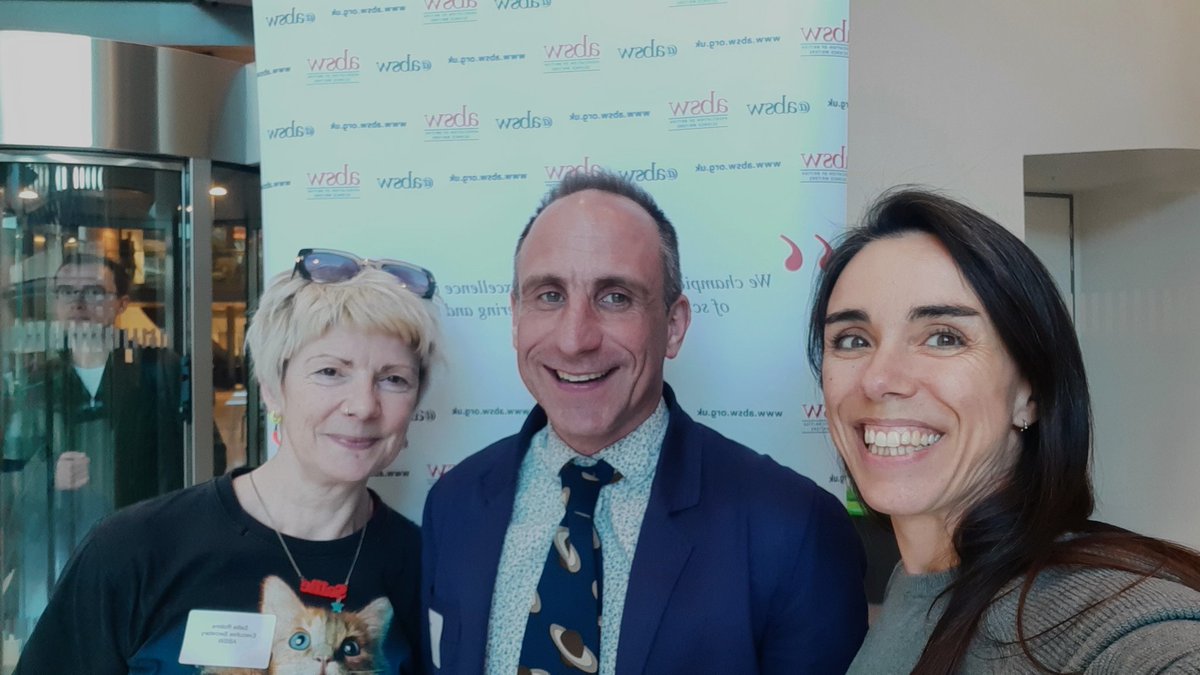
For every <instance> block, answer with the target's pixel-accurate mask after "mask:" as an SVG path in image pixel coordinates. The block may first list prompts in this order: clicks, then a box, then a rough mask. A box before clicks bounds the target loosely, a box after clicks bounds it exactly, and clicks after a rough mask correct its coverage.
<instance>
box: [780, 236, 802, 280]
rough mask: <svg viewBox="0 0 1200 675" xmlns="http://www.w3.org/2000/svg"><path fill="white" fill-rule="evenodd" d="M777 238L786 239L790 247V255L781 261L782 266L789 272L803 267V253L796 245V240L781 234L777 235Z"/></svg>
mask: <svg viewBox="0 0 1200 675" xmlns="http://www.w3.org/2000/svg"><path fill="white" fill-rule="evenodd" d="M779 238H780V239H782V240H784V241H786V242H787V245H788V246H791V247H792V253H791V255H789V256H788V257H787V260H784V261H783V268H784V269H786V270H787V271H789V272H795V271H797V270H799V269H800V268H801V267H804V254H803V253H801V252H800V247H799V246H797V245H796V242H794V241H792V240H791V239H788V238H787V237H786V236H784V235H782V234H781V235H779Z"/></svg>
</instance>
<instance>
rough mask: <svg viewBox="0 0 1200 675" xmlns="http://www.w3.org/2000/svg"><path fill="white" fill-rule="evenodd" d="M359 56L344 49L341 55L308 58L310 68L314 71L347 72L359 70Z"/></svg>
mask: <svg viewBox="0 0 1200 675" xmlns="http://www.w3.org/2000/svg"><path fill="white" fill-rule="evenodd" d="M358 67H359V63H358V57H357V56H354V55H353V54H351V53H350V50H349V49H343V50H342V53H341V55H340V56H326V57H323V58H315V59H308V69H309V70H310V71H312V72H330V73H345V72H350V71H355V70H358Z"/></svg>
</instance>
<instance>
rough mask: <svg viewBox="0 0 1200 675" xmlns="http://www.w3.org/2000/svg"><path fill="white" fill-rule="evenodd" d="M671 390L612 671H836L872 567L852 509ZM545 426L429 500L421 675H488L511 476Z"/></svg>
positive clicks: (532, 423)
mask: <svg viewBox="0 0 1200 675" xmlns="http://www.w3.org/2000/svg"><path fill="white" fill-rule="evenodd" d="M664 397H665V398H666V402H667V405H668V406H669V409H670V423H669V426H668V427H667V435H666V438H665V439H664V441H663V448H662V454H661V456H660V458H659V462H658V469H657V472H656V474H655V477H654V484H653V486H652V488H651V493H650V503H649V505H648V507H647V509H646V515H645V518H644V520H643V522H642V530H641V534H640V536H639V538H638V544H637V551H636V553H635V555H634V559H633V568H632V570H631V574H630V578H629V591H628V595H627V596H626V599H625V609H624V613H623V615H622V618H621V637H620V640H621V642H620V645H619V646H618V648H617V664H616V672H617V674H618V675H635V674H641V673H645V674H647V675H669V674H672V673H687V674H688V675H695V674H696V673H721V674H722V675H734V674H736V675H746V674H750V673H772V674H780V675H796V674H798V673H843V672H845V670H846V668H847V667H848V666H849V665H850V661H851V660H852V659H853V658H854V654H855V652H856V651H857V650H858V647H859V645H860V644H861V643H862V639H863V635H864V634H865V633H866V630H867V610H866V598H865V596H864V591H863V575H864V571H865V559H864V555H863V549H862V545H861V543H860V541H859V539H858V536H857V534H856V533H855V531H854V528H853V526H852V525H851V523H850V519H849V516H847V514H846V510H845V509H844V508H843V507H842V505H841V504H840V503H839V502H838V500H837V499H836V498H834V497H833V496H832V495H830V494H829V493H828V492H826V491H825V490H823V489H821V488H819V487H817V485H816V484H814V483H813V482H812V481H811V480H809V479H808V478H805V477H803V476H801V475H799V474H797V473H796V472H794V471H792V470H791V469H788V468H785V467H783V466H780V465H779V464H777V463H776V462H775V461H774V460H772V459H771V458H769V457H766V456H764V455H760V454H758V453H756V452H754V451H752V450H750V449H749V448H746V447H745V446H743V445H740V444H738V443H735V442H733V441H731V440H729V439H727V438H725V437H724V436H721V435H720V434H718V433H717V432H716V431H714V430H712V429H710V428H708V427H706V426H704V425H702V424H698V423H696V422H693V421H692V419H691V418H690V417H688V416H687V414H686V413H684V411H683V410H682V409H681V408H680V407H679V405H678V404H677V403H676V401H675V395H674V393H673V392H672V391H671V389H670V387H664ZM545 425H546V415H545V413H544V412H543V411H542V409H541V408H540V407H536V408H534V409H533V411H532V412H531V413H530V415H529V418H528V419H527V420H526V421H525V424H524V426H523V427H522V428H521V431H520V432H519V433H518V434H516V435H515V436H510V437H508V438H505V439H503V440H500V441H498V442H496V443H493V444H492V445H490V446H488V447H487V448H484V449H483V450H482V451H480V452H478V453H476V454H474V455H472V456H470V457H468V458H467V459H465V460H464V461H463V462H462V463H460V464H459V465H458V466H456V467H455V468H454V469H453V470H451V471H449V472H447V473H446V474H445V475H444V476H443V477H442V478H441V480H439V481H438V482H437V483H436V484H435V485H434V486H433V489H432V490H431V491H430V492H429V496H428V498H427V500H426V502H425V516H424V523H423V535H424V539H423V544H422V578H421V585H422V594H423V602H424V611H423V612H422V616H423V621H424V624H425V637H424V639H423V642H424V654H425V659H426V670H427V671H428V672H429V673H430V674H439V675H440V674H443V673H453V674H456V675H457V674H466V673H480V672H482V671H483V666H484V655H485V650H486V644H487V627H488V617H489V614H490V612H491V604H492V590H493V586H494V585H495V581H496V568H497V566H498V564H499V561H500V549H501V547H502V546H503V544H504V535H505V531H506V529H507V528H508V522H509V519H510V517H511V515H512V508H513V501H514V497H515V495H516V487H517V473H518V471H519V469H520V465H521V460H522V458H523V457H524V455H525V452H526V451H527V450H528V448H529V442H530V439H531V438H532V437H533V435H534V434H535V433H537V431H538V430H540V429H541V428H542V427H544V426H545ZM434 613H436V617H438V618H436V619H435V624H436V625H435V632H440V640H439V649H438V654H437V656H438V657H439V658H438V664H439V665H440V668H438V667H434V664H433V656H434V655H433V654H432V653H431V638H432V637H433V636H431V634H430V617H431V616H434Z"/></svg>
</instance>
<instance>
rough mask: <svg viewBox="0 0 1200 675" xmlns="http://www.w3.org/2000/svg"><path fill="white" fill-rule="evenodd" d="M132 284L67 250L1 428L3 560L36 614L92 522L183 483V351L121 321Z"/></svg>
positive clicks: (108, 263) (105, 265)
mask: <svg viewBox="0 0 1200 675" xmlns="http://www.w3.org/2000/svg"><path fill="white" fill-rule="evenodd" d="M129 290H130V279H129V275H128V274H127V273H126V271H125V270H124V269H123V268H122V267H121V266H120V265H118V264H117V263H115V262H114V261H112V260H109V259H107V258H103V257H100V256H94V255H90V254H83V253H73V254H68V255H67V256H65V257H64V260H63V263H62V265H60V266H59V268H58V271H57V272H56V273H55V275H54V283H53V286H52V287H51V289H50V292H51V294H52V297H51V300H50V302H51V303H52V305H53V318H54V321H52V322H50V323H49V325H48V326H47V329H46V331H45V335H46V336H47V342H46V343H45V345H46V346H45V351H44V352H40V353H38V352H35V353H33V354H32V355H29V358H31V360H32V364H33V365H32V368H30V369H29V370H28V376H27V377H26V378H24V380H23V381H22V382H21V383H18V384H17V386H16V389H15V392H14V396H13V400H12V404H11V406H10V408H11V414H10V418H9V419H8V420H6V422H7V423H6V424H5V426H4V434H3V457H4V472H5V474H6V476H5V478H6V481H7V486H6V488H7V489H6V490H5V492H7V494H6V495H5V500H6V502H7V504H6V507H8V508H10V509H11V516H10V518H9V522H10V523H12V524H13V526H14V527H19V528H20V530H21V532H20V534H19V535H17V536H13V535H14V534H15V533H13V532H9V533H6V539H7V540H8V541H9V542H18V543H19V547H18V548H19V551H18V552H11V551H10V552H9V553H6V556H5V557H6V560H5V567H10V568H11V570H12V571H13V572H16V573H17V574H18V575H19V576H16V577H15V578H14V581H18V582H19V583H18V585H17V587H18V588H20V589H21V590H20V593H19V595H20V604H21V607H20V608H19V609H17V610H16V612H17V613H19V615H21V616H22V617H24V618H26V619H36V618H37V614H38V613H40V611H41V607H42V606H44V604H45V600H46V592H47V590H48V589H49V588H50V587H52V586H53V582H54V579H55V578H57V575H58V573H59V572H61V570H62V567H63V565H64V564H65V563H66V561H67V559H68V558H69V557H70V555H71V553H72V551H73V550H74V548H75V546H76V545H77V544H78V543H79V542H80V541H81V540H82V538H83V537H84V536H85V535H86V534H87V532H88V530H90V529H91V527H92V525H93V524H95V523H96V521H98V520H99V519H100V518H102V517H104V516H105V515H108V514H109V513H112V512H113V511H114V510H115V509H118V508H121V507H123V506H126V505H129V504H132V503H134V502H137V501H141V500H142V499H146V498H148V497H152V496H154V495H158V494H162V493H164V492H168V491H170V490H174V489H176V488H179V487H182V486H183V456H182V453H183V451H182V445H181V443H182V438H183V435H182V417H181V414H180V371H179V359H178V358H177V357H176V356H175V354H173V353H172V352H170V351H169V350H167V349H163V348H158V347H142V346H139V345H137V344H135V343H134V342H133V341H131V340H129V339H127V336H125V335H124V333H123V332H122V331H119V330H117V329H116V327H115V324H116V319H117V317H118V316H119V315H120V314H121V313H122V312H123V311H124V310H125V308H126V307H127V306H128V305H129ZM24 351H29V346H28V345H26V348H25V349H24ZM10 548H11V547H10ZM17 555H19V559H17V558H15V557H14V556H17ZM5 573H6V574H7V573H8V570H6V571H5ZM7 613H8V614H10V615H12V614H13V610H12V609H11V605H10V609H9V610H8V612H7ZM18 632H19V631H18Z"/></svg>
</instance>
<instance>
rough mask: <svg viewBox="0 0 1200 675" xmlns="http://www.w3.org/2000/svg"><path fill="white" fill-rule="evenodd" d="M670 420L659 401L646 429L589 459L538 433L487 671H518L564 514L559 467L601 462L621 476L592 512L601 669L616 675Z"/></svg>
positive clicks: (499, 583)
mask: <svg viewBox="0 0 1200 675" xmlns="http://www.w3.org/2000/svg"><path fill="white" fill-rule="evenodd" d="M667 421H668V414H667V406H666V404H665V403H664V402H662V401H659V403H658V408H656V409H655V411H654V413H653V414H652V415H650V417H649V418H647V419H646V421H645V422H642V424H641V426H639V427H638V428H637V429H634V430H633V431H632V432H631V433H630V434H629V435H628V436H625V437H624V438H622V439H621V440H619V441H617V442H616V443H614V444H612V445H610V446H608V447H607V448H605V449H603V450H601V451H600V452H598V453H596V454H595V455H593V456H592V457H584V456H582V455H579V454H577V453H576V452H575V451H574V450H572V449H571V448H570V447H568V446H567V444H566V443H564V442H563V440H562V439H561V438H559V437H558V434H555V433H554V431H553V429H551V428H550V427H549V426H547V427H546V428H545V429H542V430H541V431H539V432H538V433H537V434H535V435H534V437H533V439H532V440H531V441H530V443H529V452H527V453H525V459H524V460H522V462H521V470H520V475H519V477H518V478H517V494H516V499H515V501H514V503H513V514H512V520H510V521H509V523H508V531H507V532H506V533H505V535H504V547H503V548H502V549H501V552H500V567H499V570H498V572H497V573H496V587H495V590H494V591H493V593H492V611H491V615H490V617H489V621H488V642H487V667H486V672H487V673H488V675H512V674H513V673H515V672H517V666H518V661H519V660H520V658H521V644H522V641H523V639H524V637H525V622H526V620H527V619H528V617H529V608H530V606H531V604H532V603H533V595H534V593H535V592H536V591H537V585H538V580H539V579H540V578H541V576H542V567H543V566H544V565H545V564H546V556H547V555H548V554H549V552H550V545H551V540H552V539H553V537H554V530H555V529H556V528H557V527H558V523H559V522H560V521H561V520H562V518H563V513H564V511H565V509H564V507H563V502H562V498H561V496H562V482H561V480H560V479H559V476H558V472H559V471H560V470H561V469H562V467H563V465H564V464H566V463H567V462H569V461H571V460H576V461H577V462H578V463H579V464H582V465H584V466H590V465H592V464H595V463H596V462H598V461H600V460H602V459H603V460H604V461H606V462H608V463H609V464H611V465H612V467H613V468H614V469H616V470H617V471H619V472H620V473H621V475H622V476H624V478H622V479H621V480H620V481H618V482H616V483H614V484H612V485H608V486H606V487H604V488H603V489H602V490H600V499H599V500H598V501H597V502H596V513H595V523H596V531H597V533H598V534H599V535H600V547H601V549H600V550H601V553H602V555H603V558H604V593H603V596H604V598H603V603H604V606H603V607H602V608H601V616H600V635H601V636H602V637H601V640H600V671H599V673H600V675H613V673H615V672H616V665H617V644H618V643H619V641H620V638H621V614H622V611H623V610H624V608H625V593H626V591H627V590H628V589H629V572H630V570H631V569H632V568H633V553H634V549H636V548H637V540H638V535H639V534H640V533H641V531H642V517H643V516H645V515H646V506H647V505H648V504H649V503H650V488H651V486H652V485H653V483H654V473H655V471H656V470H657V468H658V456H659V454H660V453H661V452H662V442H663V439H664V438H665V437H666V435H667Z"/></svg>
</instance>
